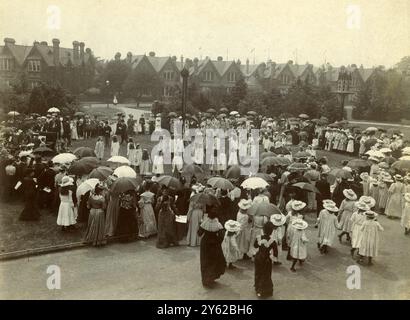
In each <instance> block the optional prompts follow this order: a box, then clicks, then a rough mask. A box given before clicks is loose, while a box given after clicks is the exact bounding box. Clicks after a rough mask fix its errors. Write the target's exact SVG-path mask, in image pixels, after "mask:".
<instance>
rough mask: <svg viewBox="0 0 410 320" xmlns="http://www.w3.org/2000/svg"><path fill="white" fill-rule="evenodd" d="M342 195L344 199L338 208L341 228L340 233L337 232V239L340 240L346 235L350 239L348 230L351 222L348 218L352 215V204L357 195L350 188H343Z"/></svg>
mask: <svg viewBox="0 0 410 320" xmlns="http://www.w3.org/2000/svg"><path fill="white" fill-rule="evenodd" d="M343 195H344V196H345V199H344V200H343V201H342V203H341V205H340V209H339V216H338V218H339V219H340V221H339V229H341V230H342V233H341V234H339V236H338V238H339V241H340V242H342V237H343V236H344V235H346V240H347V241H348V242H349V241H350V230H351V222H350V218H351V217H352V214H353V210H354V204H355V201H356V200H357V195H356V193H355V192H354V191H353V190H352V189H344V190H343Z"/></svg>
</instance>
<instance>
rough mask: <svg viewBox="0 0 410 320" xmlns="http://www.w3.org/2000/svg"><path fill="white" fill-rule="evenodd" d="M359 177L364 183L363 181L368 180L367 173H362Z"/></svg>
mask: <svg viewBox="0 0 410 320" xmlns="http://www.w3.org/2000/svg"><path fill="white" fill-rule="evenodd" d="M359 177H360V179H362V180H363V181H364V180H366V181H367V179H369V173H367V172H362V173H361V174H360V176H359Z"/></svg>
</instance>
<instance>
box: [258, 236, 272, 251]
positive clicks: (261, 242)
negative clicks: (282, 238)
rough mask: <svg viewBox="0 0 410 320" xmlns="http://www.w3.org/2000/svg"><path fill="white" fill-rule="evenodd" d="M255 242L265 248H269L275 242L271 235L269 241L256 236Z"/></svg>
mask: <svg viewBox="0 0 410 320" xmlns="http://www.w3.org/2000/svg"><path fill="white" fill-rule="evenodd" d="M256 240H257V241H258V245H259V246H264V247H266V248H269V247H270V246H271V245H272V243H273V242H274V241H275V239H274V238H273V233H272V234H271V235H270V236H269V240H266V239H262V235H258V236H257V237H256Z"/></svg>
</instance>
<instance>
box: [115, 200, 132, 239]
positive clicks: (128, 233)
mask: <svg viewBox="0 0 410 320" xmlns="http://www.w3.org/2000/svg"><path fill="white" fill-rule="evenodd" d="M136 234H137V223H136V219H135V208H130V209H124V208H121V207H120V211H119V214H118V223H117V232H116V235H117V236H120V237H122V238H124V239H128V240H130V239H131V238H132V237H133V236H136Z"/></svg>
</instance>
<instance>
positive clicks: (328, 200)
mask: <svg viewBox="0 0 410 320" xmlns="http://www.w3.org/2000/svg"><path fill="white" fill-rule="evenodd" d="M322 203H323V205H325V204H330V205H332V206H335V205H336V202H334V201H333V200H330V199H325V200H323V201H322Z"/></svg>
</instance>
